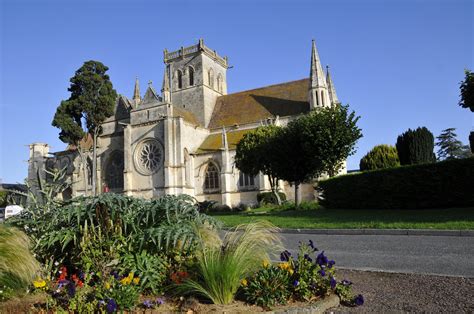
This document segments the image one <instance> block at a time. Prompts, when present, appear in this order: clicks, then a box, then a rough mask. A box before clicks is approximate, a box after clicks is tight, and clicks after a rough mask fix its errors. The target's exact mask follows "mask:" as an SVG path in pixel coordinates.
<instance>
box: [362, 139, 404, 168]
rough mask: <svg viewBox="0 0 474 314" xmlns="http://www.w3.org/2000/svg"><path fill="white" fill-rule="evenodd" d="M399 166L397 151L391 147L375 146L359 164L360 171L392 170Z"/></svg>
mask: <svg viewBox="0 0 474 314" xmlns="http://www.w3.org/2000/svg"><path fill="white" fill-rule="evenodd" d="M398 166H400V159H399V158H398V152H397V149H396V148H395V147H394V146H391V145H385V144H382V145H377V146H375V147H374V148H372V149H371V150H370V151H369V152H368V153H367V154H366V155H365V156H364V157H362V159H361V160H360V163H359V168H360V170H361V171H366V170H376V169H385V168H394V167H398Z"/></svg>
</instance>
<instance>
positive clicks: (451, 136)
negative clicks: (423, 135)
mask: <svg viewBox="0 0 474 314" xmlns="http://www.w3.org/2000/svg"><path fill="white" fill-rule="evenodd" d="M455 131H456V129H455V128H448V129H446V130H443V131H442V132H441V134H440V135H439V136H438V137H436V139H437V140H438V141H437V142H436V146H438V147H439V149H438V160H447V159H459V158H467V157H470V156H471V155H472V154H471V151H470V149H469V146H465V145H463V144H462V143H461V141H459V140H458V139H457V134H456V133H455Z"/></svg>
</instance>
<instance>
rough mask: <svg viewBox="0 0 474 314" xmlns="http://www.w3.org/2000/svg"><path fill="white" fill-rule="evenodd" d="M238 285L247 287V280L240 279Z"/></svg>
mask: <svg viewBox="0 0 474 314" xmlns="http://www.w3.org/2000/svg"><path fill="white" fill-rule="evenodd" d="M240 283H241V284H242V286H244V287H247V284H248V282H247V279H245V278H244V279H242V281H241V282H240Z"/></svg>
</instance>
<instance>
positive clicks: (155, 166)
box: [134, 139, 163, 175]
mask: <svg viewBox="0 0 474 314" xmlns="http://www.w3.org/2000/svg"><path fill="white" fill-rule="evenodd" d="M134 158H135V166H136V168H137V170H138V171H139V172H140V173H141V174H143V175H151V174H153V173H155V172H156V171H158V170H159V169H160V168H161V165H162V163H163V148H162V146H161V144H160V142H158V141H157V140H155V139H146V140H144V141H143V142H141V143H140V144H138V145H137V148H136V149H135V156H134Z"/></svg>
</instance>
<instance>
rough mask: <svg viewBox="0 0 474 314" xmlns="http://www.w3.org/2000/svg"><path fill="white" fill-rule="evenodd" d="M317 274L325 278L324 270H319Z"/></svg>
mask: <svg viewBox="0 0 474 314" xmlns="http://www.w3.org/2000/svg"><path fill="white" fill-rule="evenodd" d="M318 273H319V274H320V275H321V277H324V276H326V272H325V271H324V269H321V270H320V271H318Z"/></svg>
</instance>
